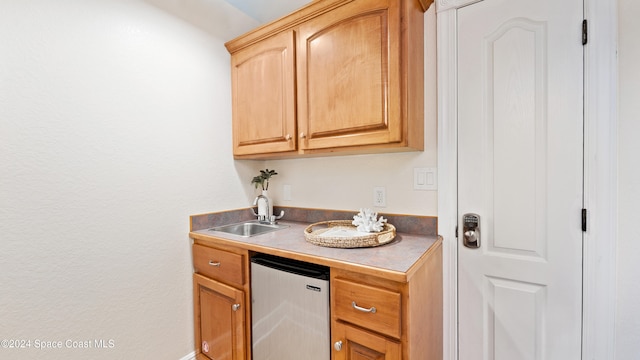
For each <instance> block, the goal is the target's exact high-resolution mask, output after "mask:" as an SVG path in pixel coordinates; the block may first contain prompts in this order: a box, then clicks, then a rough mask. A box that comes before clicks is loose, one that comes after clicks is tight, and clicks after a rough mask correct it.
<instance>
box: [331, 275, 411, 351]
mask: <svg viewBox="0 0 640 360" xmlns="http://www.w3.org/2000/svg"><path fill="white" fill-rule="evenodd" d="M332 291H333V292H334V304H333V306H334V307H333V308H334V310H335V314H336V317H337V318H338V319H341V320H344V321H347V322H350V323H352V324H356V325H359V326H362V327H364V328H367V329H370V330H373V331H377V332H379V333H381V334H385V335H388V336H392V337H394V338H396V339H399V338H400V335H401V313H402V312H401V306H402V302H401V295H400V293H398V292H395V291H390V290H386V289H380V288H376V287H373V286H369V285H365V284H360V283H356V282H352V281H348V280H343V279H335V280H334V282H333V289H332Z"/></svg>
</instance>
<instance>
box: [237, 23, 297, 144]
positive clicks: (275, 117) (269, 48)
mask: <svg viewBox="0 0 640 360" xmlns="http://www.w3.org/2000/svg"><path fill="white" fill-rule="evenodd" d="M294 46H295V44H294V33H293V30H290V31H286V32H283V33H280V34H277V35H274V36H272V37H269V38H267V39H265V40H262V41H260V42H258V43H255V44H253V45H250V46H248V47H246V48H244V49H242V50H240V51H238V52H236V53H234V54H233V55H232V56H231V72H232V89H233V154H234V155H252V154H264V153H278V152H287V151H295V150H296V142H297V137H296V136H295V135H296V117H295V93H294V89H295V83H294V81H295V77H294V61H295V53H294V49H295V48H294Z"/></svg>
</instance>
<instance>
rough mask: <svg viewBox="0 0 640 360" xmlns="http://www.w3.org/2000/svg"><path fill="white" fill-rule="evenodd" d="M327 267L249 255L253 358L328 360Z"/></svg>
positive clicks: (267, 359)
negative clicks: (250, 256)
mask: <svg viewBox="0 0 640 360" xmlns="http://www.w3.org/2000/svg"><path fill="white" fill-rule="evenodd" d="M329 316H330V315H329V268H328V267H325V266H320V265H316V264H310V263H305V262H301V261H296V260H292V259H286V258H281V257H276V256H270V255H264V254H258V255H256V256H254V257H252V258H251V327H252V332H251V334H252V346H253V351H252V353H253V360H299V359H305V360H329V359H330V358H331V337H330V333H329V332H330V318H329Z"/></svg>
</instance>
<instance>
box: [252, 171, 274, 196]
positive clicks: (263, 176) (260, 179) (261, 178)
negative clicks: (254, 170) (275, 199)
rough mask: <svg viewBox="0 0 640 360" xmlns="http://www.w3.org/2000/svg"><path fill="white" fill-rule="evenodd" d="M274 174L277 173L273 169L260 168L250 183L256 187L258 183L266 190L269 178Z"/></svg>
mask: <svg viewBox="0 0 640 360" xmlns="http://www.w3.org/2000/svg"><path fill="white" fill-rule="evenodd" d="M274 175H278V173H277V172H276V171H275V170H269V169H264V170H260V175H258V176H254V177H253V179H252V180H251V183H252V184H253V185H254V186H255V187H256V189H257V188H258V185H260V186H261V187H262V190H263V191H267V190H269V179H271V177H272V176H274Z"/></svg>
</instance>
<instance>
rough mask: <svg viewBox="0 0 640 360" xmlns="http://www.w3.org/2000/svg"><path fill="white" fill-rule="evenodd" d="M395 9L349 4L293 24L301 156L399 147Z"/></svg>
mask: <svg viewBox="0 0 640 360" xmlns="http://www.w3.org/2000/svg"><path fill="white" fill-rule="evenodd" d="M390 3H391V4H390ZM399 7H400V5H399V1H392V2H390V1H388V0H356V1H353V2H350V3H348V4H346V5H343V6H341V7H339V8H337V9H335V10H333V11H331V12H329V13H326V14H324V15H321V16H318V17H316V18H314V19H312V20H310V21H308V22H306V23H303V24H302V25H300V29H299V33H300V34H299V38H298V48H297V49H298V52H297V56H298V68H297V71H298V126H299V132H300V134H299V137H300V144H299V147H300V149H303V150H305V149H326V148H332V147H345V146H362V145H371V144H387V143H394V142H400V141H402V137H403V133H402V132H403V127H402V120H401V116H402V114H401V71H400V54H401V48H400V44H401V32H400V14H399Z"/></svg>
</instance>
